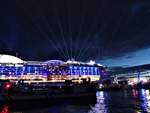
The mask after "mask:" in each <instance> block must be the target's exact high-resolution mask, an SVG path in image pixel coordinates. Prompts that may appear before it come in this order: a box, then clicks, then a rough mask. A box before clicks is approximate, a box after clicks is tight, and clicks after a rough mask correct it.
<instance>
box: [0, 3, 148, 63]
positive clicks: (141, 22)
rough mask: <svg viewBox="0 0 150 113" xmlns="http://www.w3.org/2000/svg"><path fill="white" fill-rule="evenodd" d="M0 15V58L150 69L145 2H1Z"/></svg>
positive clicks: (146, 4)
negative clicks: (54, 60)
mask: <svg viewBox="0 0 150 113" xmlns="http://www.w3.org/2000/svg"><path fill="white" fill-rule="evenodd" d="M0 14H1V17H0V53H1V54H10V55H17V56H18V57H20V58H22V59H23V60H39V61H45V60H51V59H60V60H65V61H66V60H68V59H75V60H79V61H89V60H90V59H92V60H96V61H97V62H99V63H102V64H104V65H108V66H131V65H141V64H146V63H150V49H149V47H150V1H149V0H147V1H146V0H145V1H144V0H139V1H138V0H135V1H134V0H133V1H132V0H1V1H0Z"/></svg>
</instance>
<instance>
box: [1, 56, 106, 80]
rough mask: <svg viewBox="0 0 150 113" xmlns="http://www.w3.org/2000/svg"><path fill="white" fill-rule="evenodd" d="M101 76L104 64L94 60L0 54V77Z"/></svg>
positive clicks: (35, 78) (73, 77) (32, 78)
mask: <svg viewBox="0 0 150 113" xmlns="http://www.w3.org/2000/svg"><path fill="white" fill-rule="evenodd" d="M103 76H106V71H105V68H104V66H102V65H101V64H97V63H95V62H94V61H90V62H88V63H84V62H78V61H67V62H64V61H61V60H49V61H45V62H40V61H23V60H22V59H20V58H17V57H15V56H11V55H0V79H10V80H19V79H24V80H29V81H52V82H57V81H65V80H78V81H79V80H80V79H82V78H90V79H91V81H98V80H99V79H100V78H102V77H103Z"/></svg>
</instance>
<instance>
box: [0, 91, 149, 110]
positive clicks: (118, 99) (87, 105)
mask: <svg viewBox="0 0 150 113" xmlns="http://www.w3.org/2000/svg"><path fill="white" fill-rule="evenodd" d="M96 95H97V97H96V100H95V101H92V102H90V101H88V100H85V101H84V102H83V101H82V102H81V101H80V100H79V101H65V100H64V101H61V102H59V101H58V103H57V102H56V103H55V104H48V103H47V102H44V101H37V102H36V103H32V102H25V103H24V104H21V102H20V104H16V103H1V105H0V110H1V112H0V113H150V90H145V89H140V90H134V89H133V90H123V91H113V92H112V91H108V92H103V91H98V92H97V94H96ZM49 101H50V100H49ZM46 103H47V104H46Z"/></svg>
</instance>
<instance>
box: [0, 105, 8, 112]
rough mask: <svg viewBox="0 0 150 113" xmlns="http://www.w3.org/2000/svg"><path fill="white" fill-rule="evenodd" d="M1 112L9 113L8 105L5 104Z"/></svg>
mask: <svg viewBox="0 0 150 113" xmlns="http://www.w3.org/2000/svg"><path fill="white" fill-rule="evenodd" d="M0 113H9V109H8V106H6V105H4V107H3V109H2V111H1V112H0Z"/></svg>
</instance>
